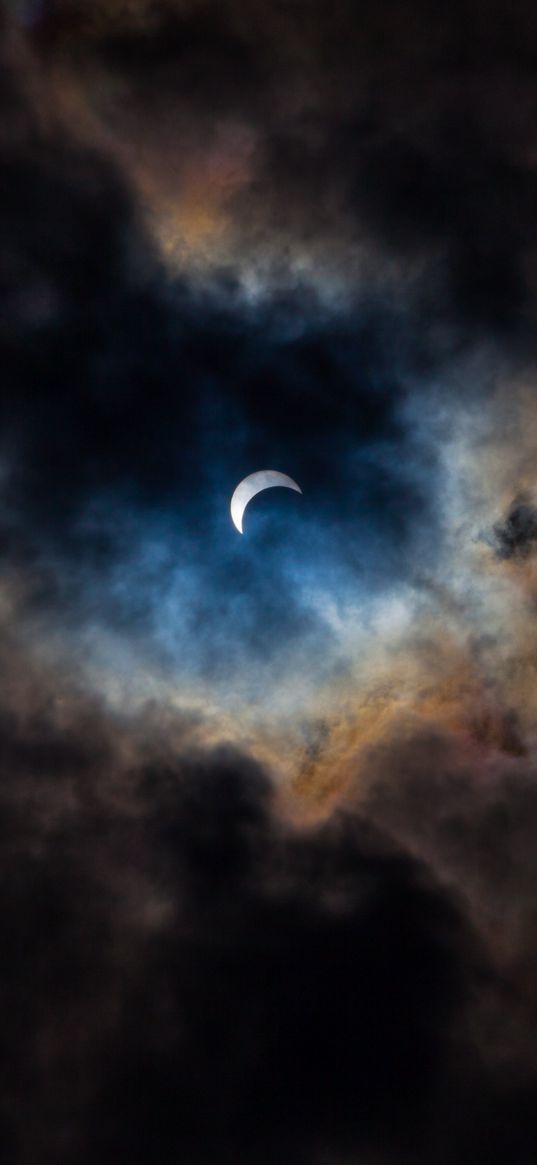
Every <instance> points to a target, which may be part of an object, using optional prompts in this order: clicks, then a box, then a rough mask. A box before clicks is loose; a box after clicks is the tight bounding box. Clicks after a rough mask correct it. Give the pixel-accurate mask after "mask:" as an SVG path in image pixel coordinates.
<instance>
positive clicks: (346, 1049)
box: [0, 676, 471, 1162]
mask: <svg viewBox="0 0 537 1165" xmlns="http://www.w3.org/2000/svg"><path fill="white" fill-rule="evenodd" d="M50 678H51V679H52V677H50ZM43 679H44V677H43V676H41V677H39V678H36V679H35V680H34V684H33V696H32V699H31V701H30V703H28V701H27V704H26V711H25V713H24V715H22V709H19V716H18V724H17V723H16V722H14V720H13V715H11V717H9V719H8V717H7V716H6V717H4V718H3V720H2V724H1V725H0V737H1V747H0V767H1V770H2V794H1V802H2V811H3V819H4V830H5V832H4V834H3V839H2V845H1V848H0V864H1V868H2V884H3V887H4V896H3V907H2V911H1V925H2V932H3V936H4V938H3V959H2V970H1V972H0V979H1V982H2V993H3V999H4V1007H5V1010H4V1039H3V1053H2V1054H3V1056H4V1063H5V1066H6V1072H7V1077H8V1085H7V1089H6V1091H5V1093H4V1122H5V1132H4V1137H5V1143H6V1144H9V1145H10V1153H11V1155H12V1159H13V1160H20V1161H21V1162H24V1161H27V1160H30V1159H31V1157H32V1155H33V1154H34V1152H35V1148H36V1143H37V1138H39V1144H40V1152H41V1154H42V1155H43V1157H44V1159H46V1158H47V1157H50V1158H51V1159H52V1157H54V1155H55V1154H56V1153H59V1152H60V1149H61V1152H62V1156H63V1159H64V1160H66V1161H70V1160H75V1159H76V1160H78V1161H94V1160H99V1161H105V1160H108V1159H109V1158H110V1159H112V1158H114V1159H117V1155H118V1153H119V1154H120V1155H122V1154H124V1155H127V1154H128V1155H129V1156H130V1157H131V1158H132V1159H133V1160H136V1161H137V1160H140V1161H142V1160H146V1159H147V1156H148V1154H149V1153H153V1154H154V1153H158V1154H159V1155H160V1156H161V1157H162V1158H163V1159H166V1158H167V1157H170V1158H171V1157H172V1156H173V1155H180V1156H186V1157H187V1158H188V1159H189V1160H191V1161H193V1162H195V1161H200V1162H203V1161H208V1160H210V1159H214V1154H215V1153H216V1152H217V1151H218V1152H219V1154H220V1155H221V1156H223V1158H224V1159H225V1160H227V1159H229V1160H232V1159H233V1160H237V1159H241V1158H242V1157H243V1156H245V1155H248V1158H249V1160H250V1161H259V1162H265V1161H272V1160H275V1159H277V1158H279V1157H281V1155H284V1156H285V1155H286V1154H288V1153H296V1154H297V1156H298V1158H299V1159H301V1160H304V1161H313V1160H314V1159H316V1157H317V1155H318V1154H319V1153H330V1154H334V1153H335V1154H336V1155H339V1154H341V1155H342V1156H343V1158H345V1157H346V1155H348V1154H349V1153H350V1154H351V1155H352V1154H353V1153H355V1152H356V1151H358V1150H359V1149H361V1148H362V1147H367V1146H368V1145H370V1144H381V1145H384V1146H386V1147H388V1146H389V1147H390V1148H389V1151H390V1152H392V1151H396V1150H397V1146H398V1144H399V1143H400V1141H401V1138H402V1139H403V1141H406V1140H407V1139H408V1140H409V1143H413V1142H414V1141H415V1140H416V1138H417V1137H418V1136H419V1130H420V1129H421V1128H422V1126H423V1111H424V1106H425V1105H426V1104H427V1103H428V1102H429V1101H431V1102H433V1101H434V1098H435V1096H436V1093H437V1091H438V1090H439V1089H440V1087H441V1081H442V1078H443V1074H444V1071H445V1057H446V1048H447V1041H448V1035H449V1031H450V1026H451V1023H452V1020H453V1018H454V1017H455V1016H456V1015H457V1014H458V1011H459V1009H460V1008H461V1006H462V1002H463V996H464V978H465V975H466V971H465V967H466V960H467V958H468V951H469V950H470V946H471V944H470V943H469V938H468V936H467V934H466V927H465V924H464V923H463V921H462V920H461V918H460V917H459V912H458V910H457V908H456V907H455V905H454V904H453V903H452V902H451V901H450V900H449V897H448V896H446V894H445V893H444V892H443V891H441V890H440V889H439V888H438V887H437V886H436V885H435V884H434V880H432V879H431V877H430V875H428V874H427V872H426V870H425V869H424V868H422V867H420V866H419V865H417V864H416V863H415V862H414V860H413V859H411V858H409V857H408V856H406V855H405V854H404V853H402V852H399V851H398V850H397V849H396V848H394V847H393V846H392V845H391V844H390V843H388V842H387V841H386V840H385V839H384V838H383V836H382V834H381V833H379V832H378V831H376V830H375V829H371V828H370V827H369V826H368V825H367V823H366V822H365V821H362V820H360V818H359V817H357V816H355V815H354V814H353V813H351V812H342V813H341V814H339V815H336V816H335V817H334V818H333V819H332V820H330V821H327V822H326V823H325V824H323V825H320V826H315V827H309V828H304V827H296V826H294V825H292V824H291V823H290V821H289V820H287V819H286V818H285V816H283V815H282V813H281V809H279V807H278V799H277V796H276V793H275V789H274V787H273V785H272V782H271V780H270V779H269V777H268V775H267V774H266V773H265V772H264V771H263V770H262V768H261V767H260V766H259V764H258V763H257V762H256V761H255V760H254V759H252V758H250V757H248V756H247V755H245V754H244V752H242V753H241V752H240V751H237V750H236V749H232V748H231V747H229V746H227V747H226V746H220V747H218V748H217V749H214V750H208V749H204V750H199V749H196V750H193V749H192V748H190V747H189V746H188V744H187V739H185V743H184V746H183V748H182V749H181V747H179V749H178V748H177V738H176V739H175V744H174V746H173V747H172V744H171V740H170V739H168V738H167V735H166V733H165V732H162V731H161V734H160V736H158V735H153V731H152V729H151V720H150V718H149V719H147V720H146V719H145V717H144V715H143V713H142V719H141V720H140V721H139V723H138V724H131V725H128V724H127V722H126V721H125V720H123V721H121V720H116V719H115V718H113V717H112V718H110V717H109V716H106V715H105V714H104V712H103V709H102V708H100V707H99V703H98V702H95V701H94V702H93V703H88V702H86V701H85V700H84V698H83V697H75V698H73V699H72V701H71V702H69V700H67V706H65V703H63V706H58V705H56V704H51V705H50V706H49V708H48V711H47V710H46V709H43V707H42V708H41V709H40V707H39V701H40V702H41V705H42V706H43V698H44V695H45V692H44V690H43V687H42V685H43ZM45 691H46V689H45ZM27 694H28V693H27ZM64 700H65V697H64ZM62 707H63V710H62ZM66 716H68V717H69V728H68V729H67V725H66V719H65V718H66ZM62 717H63V721H62ZM8 1068H9V1071H7V1069H8ZM387 1151H388V1148H387Z"/></svg>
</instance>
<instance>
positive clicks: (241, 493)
mask: <svg viewBox="0 0 537 1165" xmlns="http://www.w3.org/2000/svg"><path fill="white" fill-rule="evenodd" d="M273 485H283V486H285V488H286V489H294V490H296V492H297V493H299V494H301V493H302V490H301V488H300V486H299V485H297V484H296V481H293V479H292V477H288V476H287V474H286V473H278V471H277V469H260V470H259V471H258V472H257V473H250V474H248V477H245V478H244V479H243V480H242V481H240V482H239V484H238V486H237V488H236V490H235V491H234V493H233V497H232V499H231V505H230V510H231V517H232V519H233V522H234V524H235V526H236V527H237V530H238V531H239V534H242V533H243V529H242V519H243V516H244V511H245V509H246V507H247V505H248V502H251V500H252V498H255V495H256V494H258V493H259V492H260V491H261V490H262V489H270V487H271V486H273Z"/></svg>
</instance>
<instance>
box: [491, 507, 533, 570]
mask: <svg viewBox="0 0 537 1165" xmlns="http://www.w3.org/2000/svg"><path fill="white" fill-rule="evenodd" d="M536 541H537V510H536V508H535V506H534V505H533V503H532V500H531V498H530V497H529V495H526V494H520V495H519V496H518V497H516V498H514V499H513V501H512V502H511V505H510V506H509V509H508V511H507V514H506V516H505V518H504V519H503V521H501V522H497V523H496V524H495V526H494V542H495V548H496V553H497V555H498V557H499V558H514V559H525V558H528V557H529V556H530V555H531V553H532V550H533V544H534V542H536Z"/></svg>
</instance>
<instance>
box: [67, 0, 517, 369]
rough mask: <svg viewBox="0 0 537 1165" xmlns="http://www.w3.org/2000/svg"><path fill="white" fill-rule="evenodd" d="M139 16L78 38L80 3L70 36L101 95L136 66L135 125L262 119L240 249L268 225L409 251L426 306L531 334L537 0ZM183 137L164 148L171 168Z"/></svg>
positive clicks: (263, 234)
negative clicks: (103, 80) (110, 79)
mask: <svg viewBox="0 0 537 1165" xmlns="http://www.w3.org/2000/svg"><path fill="white" fill-rule="evenodd" d="M74 12H75V13H76V12H77V6H74ZM133 12H134V18H133V19H130V20H129V17H128V15H127V16H126V17H125V18H124V20H123V22H122V19H121V16H119V18H118V15H117V14H116V15H115V16H114V15H113V14H112V15H111V16H110V18H109V19H106V17H105V14H104V13H101V15H100V17H99V19H96V20H95V21H94V22H93V24H92V25H91V26H88V22H87V21H84V20H82V22H81V25H80V28H79V33H78V35H76V34H75V32H74V31H73V24H72V14H71V15H70V19H69V20H67V21H66V29H67V33H66V39H62V27H63V26H62V22H61V18H60V17H59V18H58V22H57V24H56V37H57V40H58V44H59V45H61V46H63V49H62V51H64V52H65V53H66V54H67V57H68V58H70V57H71V58H72V59H73V60H76V62H77V65H79V64H80V62H82V64H83V66H84V67H85V69H86V70H87V84H88V86H89V88H90V90H91V89H92V87H93V91H94V92H95V94H96V99H97V100H98V93H99V81H98V79H94V80H92V77H93V76H94V75H93V72H92V70H94V69H96V68H97V65H98V66H99V68H104V69H105V70H106V71H108V72H109V73H110V74H111V75H112V76H115V77H119V78H121V79H122V82H123V83H124V85H125V86H126V92H125V94H124V100H123V104H122V105H120V107H119V108H118V106H117V103H116V104H115V105H114V106H111V107H110V109H109V110H107V116H110V117H111V118H112V121H114V119H115V121H116V123H117V125H118V127H119V132H120V135H121V133H122V132H124V133H127V135H130V134H132V132H133V126H134V132H135V128H136V124H137V119H138V118H141V119H142V122H143V124H144V125H145V126H146V132H147V133H151V132H153V133H154V134H155V135H156V137H157V140H158V139H159V136H161V135H162V133H163V131H162V125H163V124H164V125H168V126H169V125H170V124H171V125H175V126H176V130H177V132H179V131H178V129H177V127H179V125H183V124H184V123H185V122H186V123H187V124H188V126H189V129H188V134H187V137H186V138H184V139H183V138H181V140H183V141H184V142H185V143H186V142H188V147H190V146H191V144H192V142H193V141H194V142H195V141H196V139H197V138H198V140H206V139H207V137H208V136H210V135H211V134H213V133H214V127H215V120H216V121H217V122H218V123H219V124H221V123H223V122H225V121H226V119H228V120H230V121H232V120H233V119H235V120H237V119H238V120H239V121H242V122H243V123H244V124H247V125H249V126H250V127H251V128H252V129H253V130H254V131H255V135H256V143H257V146H256V151H255V158H254V165H253V172H252V175H251V179H250V180H249V181H248V182H247V183H246V185H245V187H244V188H241V192H240V195H239V199H238V203H237V205H236V219H237V238H238V240H239V243H238V249H239V252H240V251H243V252H244V251H246V252H248V249H251V250H253V253H256V249H258V248H261V249H262V248H263V247H264V246H266V240H267V237H269V238H270V240H271V242H270V245H271V246H274V247H275V248H276V250H278V247H279V249H280V252H281V253H283V254H285V252H286V250H288V249H291V250H293V249H296V246H297V244H301V245H303V246H304V245H307V246H308V247H310V248H312V249H313V251H314V253H315V254H317V255H322V254H323V248H324V251H325V252H326V251H328V252H330V250H332V252H334V249H335V248H336V247H337V246H338V245H339V244H340V245H341V247H342V250H341V252H339V258H338V260H337V262H338V263H339V264H340V265H344V264H345V248H346V249H347V251H348V249H349V247H351V246H352V245H353V244H356V243H357V242H359V243H360V244H361V246H362V247H363V244H364V241H365V242H366V243H368V244H369V245H372V246H373V247H374V248H376V249H378V248H380V250H381V254H382V255H383V256H384V259H385V262H386V263H387V264H388V263H391V264H393V262H394V258H395V257H397V261H398V264H399V268H400V270H401V273H402V274H405V275H407V276H408V271H409V268H410V270H412V271H413V272H414V276H415V280H416V283H417V290H418V297H419V303H420V310H421V312H422V313H424V312H425V313H426V312H427V308H428V311H429V313H431V315H432V316H433V317H434V316H436V317H440V318H444V319H448V320H450V321H451V323H452V324H453V325H454V326H455V327H456V330H457V333H459V332H460V333H461V334H462V337H463V338H464V340H465V342H469V341H470V342H471V341H472V339H475V335H476V333H477V332H478V333H484V334H486V335H492V336H494V337H495V338H496V339H498V338H502V339H503V341H504V342H505V341H506V340H507V339H508V340H509V341H510V342H511V343H512V342H513V341H514V340H517V342H518V343H522V345H523V348H526V347H527V345H528V344H529V343H530V340H531V335H532V329H531V315H532V306H533V303H534V281H533V276H532V271H531V261H530V264H529V265H528V255H533V254H534V251H535V245H536V239H535V215H534V212H533V208H534V205H535V194H536V191H535V172H534V167H533V165H532V162H531V157H532V144H531V142H532V133H533V125H534V116H535V100H536V95H535V86H534V83H533V72H534V69H533V66H534V62H535V54H536V50H537V42H536V31H535V22H534V19H533V13H532V10H531V6H530V5H528V4H522V5H519V6H518V7H517V11H516V13H513V11H512V6H509V5H508V4H507V3H504V2H503V0H502V2H499V3H497V4H494V5H493V6H491V5H488V4H487V5H486V4H483V3H482V2H481V0H478V2H476V3H473V4H472V5H471V6H470V9H469V10H468V11H466V10H465V12H464V16H463V14H462V11H461V9H460V7H458V6H452V7H451V8H450V11H449V13H447V12H442V13H439V12H437V11H433V10H432V9H431V8H430V6H428V5H426V4H423V3H420V2H418V0H415V2H414V3H412V4H409V5H406V6H404V7H403V8H402V7H401V6H400V5H394V4H393V3H391V2H387V3H383V4H380V5H375V6H374V7H373V6H369V7H368V8H366V9H364V8H363V7H362V8H360V10H358V9H357V8H356V6H355V5H352V4H348V3H346V0H339V3H337V4H336V5H333V4H328V3H325V2H324V0H318V2H317V3H315V4H313V5H308V6H307V20H306V19H304V13H305V10H304V8H303V6H302V5H300V4H299V5H286V6H284V8H283V9H282V10H280V9H278V8H276V9H275V8H274V6H268V7H267V6H266V5H263V4H259V5H252V7H251V10H250V11H249V12H246V11H245V10H244V6H242V5H238V4H235V3H227V4H219V5H217V6H215V5H213V4H210V3H209V4H202V5H197V4H193V5H183V4H177V5H175V4H155V5H139V6H137V7H135V8H134V9H133ZM143 13H145V17H146V18H145V19H141V14H143ZM75 28H76V21H75ZM54 43H56V42H54ZM49 51H52V50H49ZM56 51H57V50H56ZM96 76H97V78H98V77H99V76H100V74H99V73H97V75H96ZM150 127H152V130H151V128H150ZM185 132H186V131H185ZM172 140H173V141H175V139H173V135H172V139H171V140H170V141H168V144H167V145H166V140H163V145H162V148H163V152H164V156H165V158H167V159H168V165H169V166H172V165H174V161H173V151H174V149H175V148H176V142H175V145H172ZM165 167H166V163H165ZM376 256H377V260H378V252H377V251H376Z"/></svg>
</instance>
